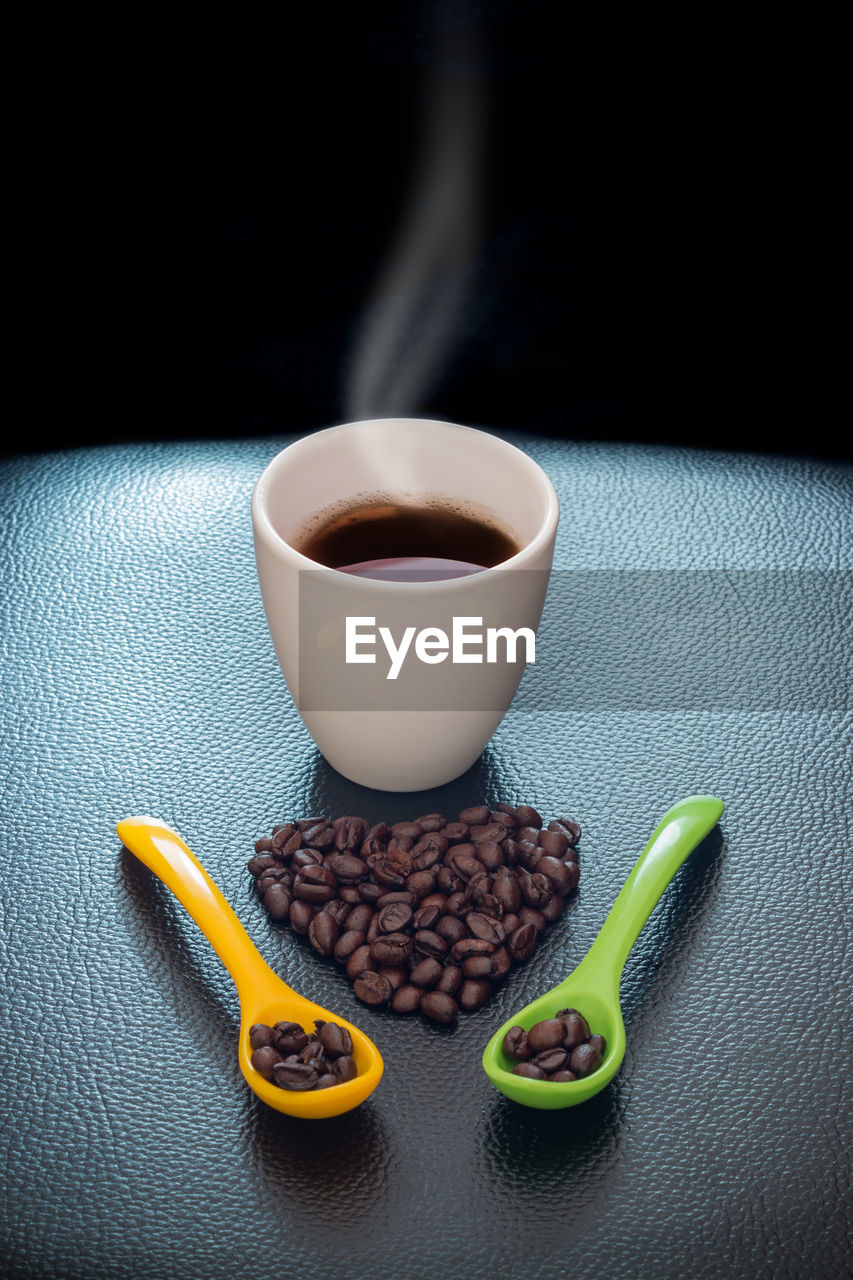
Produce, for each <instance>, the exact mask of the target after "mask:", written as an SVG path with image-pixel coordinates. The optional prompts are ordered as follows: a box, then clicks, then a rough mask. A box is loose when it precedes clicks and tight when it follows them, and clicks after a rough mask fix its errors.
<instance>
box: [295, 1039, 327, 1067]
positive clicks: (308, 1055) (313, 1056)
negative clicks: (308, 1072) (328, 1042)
mask: <svg viewBox="0 0 853 1280" xmlns="http://www.w3.org/2000/svg"><path fill="white" fill-rule="evenodd" d="M298 1056H299V1061H300V1062H314V1063H316V1061H317V1059H318V1058H322V1056H323V1046H322V1044H321V1043H320V1039H319V1037H318V1036H313V1037H311V1036H309V1037H308V1040H307V1041H306V1042H305V1044H304V1045H303V1046H302V1048H301V1049H300V1050H299V1055H298Z"/></svg>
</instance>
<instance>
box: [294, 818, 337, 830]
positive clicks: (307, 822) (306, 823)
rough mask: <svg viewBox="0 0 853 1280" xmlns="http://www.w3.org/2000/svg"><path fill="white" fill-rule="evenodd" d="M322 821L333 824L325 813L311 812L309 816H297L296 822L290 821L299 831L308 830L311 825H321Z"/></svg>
mask: <svg viewBox="0 0 853 1280" xmlns="http://www.w3.org/2000/svg"><path fill="white" fill-rule="evenodd" d="M320 823H324V824H325V823H328V824H329V825H330V826H331V825H332V824H331V823H329V820H328V818H327V817H326V816H325V815H324V814H311V815H309V816H308V817H307V818H297V819H296V821H295V822H292V823H290V826H291V828H294V827H295V828H296V829H297V830H299V831H308V830H309V829H310V828H311V827H317V826H319V825H320Z"/></svg>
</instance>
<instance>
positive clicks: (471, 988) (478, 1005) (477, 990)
mask: <svg viewBox="0 0 853 1280" xmlns="http://www.w3.org/2000/svg"><path fill="white" fill-rule="evenodd" d="M491 994H492V984H491V983H490V982H487V981H486V979H485V978H467V979H466V980H465V981H464V982H463V983H462V986H461V987H460V988H459V994H458V995H457V997H456V999H457V1001H458V1003H459V1008H460V1009H464V1010H465V1011H466V1013H472V1012H473V1011H474V1010H475V1009H482V1007H483V1005H484V1004H485V1003H486V1001H487V1000H488V998H489V996H490V995H491Z"/></svg>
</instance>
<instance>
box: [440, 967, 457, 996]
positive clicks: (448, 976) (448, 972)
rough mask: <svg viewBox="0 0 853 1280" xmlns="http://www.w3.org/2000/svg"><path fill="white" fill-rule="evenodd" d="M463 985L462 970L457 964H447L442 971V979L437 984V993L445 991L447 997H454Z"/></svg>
mask: <svg viewBox="0 0 853 1280" xmlns="http://www.w3.org/2000/svg"><path fill="white" fill-rule="evenodd" d="M461 985H462V970H461V969H460V968H459V967H458V965H455V964H446V965H445V966H444V968H443V969H442V971H441V977H440V978H439V980H438V982H437V983H436V984H435V989H436V991H443V992H444V993H445V995H448V996H452V995H455V994H456V992H457V991H458V990H459V988H460V987H461Z"/></svg>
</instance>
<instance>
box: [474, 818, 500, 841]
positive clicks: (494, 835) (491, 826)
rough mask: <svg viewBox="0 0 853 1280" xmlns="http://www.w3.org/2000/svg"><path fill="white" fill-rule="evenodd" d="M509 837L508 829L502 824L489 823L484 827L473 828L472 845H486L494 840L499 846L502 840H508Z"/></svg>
mask: <svg viewBox="0 0 853 1280" xmlns="http://www.w3.org/2000/svg"><path fill="white" fill-rule="evenodd" d="M507 835H508V832H507V829H506V827H505V826H504V825H503V823H502V822H487V823H485V825H484V826H482V827H472V828H471V843H472V844H485V843H486V842H487V841H491V840H494V841H496V842H497V843H498V844H499V843H500V841H501V840H506V838H507Z"/></svg>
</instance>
